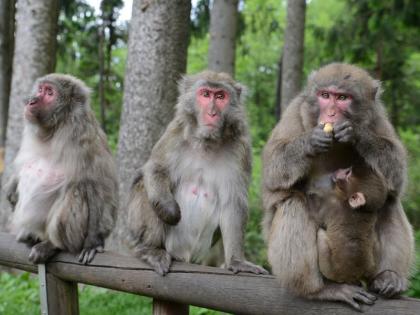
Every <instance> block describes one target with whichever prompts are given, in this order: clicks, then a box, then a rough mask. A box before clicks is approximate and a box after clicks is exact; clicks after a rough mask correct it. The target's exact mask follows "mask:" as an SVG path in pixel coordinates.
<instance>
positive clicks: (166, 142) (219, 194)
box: [127, 71, 267, 276]
mask: <svg viewBox="0 0 420 315" xmlns="http://www.w3.org/2000/svg"><path fill="white" fill-rule="evenodd" d="M244 95H245V93H244V87H243V86H242V85H241V84H240V83H238V82H236V81H234V80H233V79H232V78H231V77H230V76H229V75H228V74H226V73H216V72H212V71H204V72H201V73H198V74H195V75H188V76H184V77H183V78H182V79H181V80H180V82H179V97H178V102H177V104H176V112H175V116H174V118H173V120H172V121H171V122H170V123H169V125H168V126H167V129H166V131H165V132H164V134H163V136H162V137H161V138H160V139H159V141H158V142H157V143H156V144H155V146H154V147H153V149H152V152H151V155H150V157H149V159H148V161H147V162H146V163H145V165H144V166H143V167H142V168H141V170H140V171H139V172H138V174H137V176H136V178H135V180H134V182H133V185H132V188H131V190H130V194H129V198H128V203H127V209H128V222H129V226H128V232H129V233H128V236H127V239H128V244H129V246H130V248H131V250H132V252H133V253H134V255H135V256H136V257H137V258H139V259H140V260H141V261H143V262H146V263H147V264H149V265H150V266H151V267H152V268H153V269H154V270H155V271H156V272H157V273H158V274H160V275H162V276H164V275H166V274H167V273H168V272H169V269H170V265H171V262H172V261H173V260H177V261H184V262H191V263H203V261H204V260H205V256H206V255H208V254H209V250H211V247H212V244H214V241H215V239H216V240H217V237H216V236H217V235H220V236H221V240H222V243H223V248H224V250H223V252H224V261H225V267H226V268H227V269H229V270H231V271H233V272H234V273H238V272H251V273H256V274H266V273H267V271H266V270H265V269H263V268H262V267H260V266H257V265H255V264H253V263H251V262H249V261H247V260H245V257H244V249H243V247H244V230H245V226H246V221H247V212H248V185H249V181H250V175H251V164H252V161H251V159H252V155H251V144H250V136H249V132H248V125H247V122H246V116H245V110H244V105H243V102H244ZM219 232H220V233H219Z"/></svg>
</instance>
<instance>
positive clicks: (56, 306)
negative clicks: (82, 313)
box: [42, 271, 79, 315]
mask: <svg viewBox="0 0 420 315" xmlns="http://www.w3.org/2000/svg"><path fill="white" fill-rule="evenodd" d="M46 291H47V292H46V293H47V296H46V298H47V308H48V311H47V312H46V314H48V315H54V314H60V315H79V296H78V292H77V283H75V282H69V281H65V280H62V279H60V278H58V277H56V276H55V275H52V274H51V273H49V272H48V271H47V276H46ZM42 314H43V313H42Z"/></svg>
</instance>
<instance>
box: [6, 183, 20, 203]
mask: <svg viewBox="0 0 420 315" xmlns="http://www.w3.org/2000/svg"><path fill="white" fill-rule="evenodd" d="M17 186H18V181H17V180H14V179H12V180H11V181H10V182H9V184H8V185H7V188H6V198H7V200H8V201H9V202H10V204H11V205H12V209H13V210H14V209H15V206H16V204H17V202H18V200H19V194H18V192H17Z"/></svg>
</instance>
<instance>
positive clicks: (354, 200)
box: [349, 192, 366, 209]
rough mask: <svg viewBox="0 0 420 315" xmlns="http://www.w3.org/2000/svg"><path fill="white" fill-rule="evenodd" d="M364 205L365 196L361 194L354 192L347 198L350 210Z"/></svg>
mask: <svg viewBox="0 0 420 315" xmlns="http://www.w3.org/2000/svg"><path fill="white" fill-rule="evenodd" d="M365 204H366V198H365V195H364V194H363V193H361V192H356V193H354V194H353V195H351V196H350V198H349V205H350V207H352V209H357V208H360V207H362V206H364V205H365Z"/></svg>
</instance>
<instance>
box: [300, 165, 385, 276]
mask: <svg viewBox="0 0 420 315" xmlns="http://www.w3.org/2000/svg"><path fill="white" fill-rule="evenodd" d="M307 196H308V208H309V211H310V212H309V213H310V215H311V216H313V217H314V219H315V221H316V222H317V224H318V226H319V229H318V232H317V246H318V263H319V269H320V272H321V274H322V275H323V276H324V277H325V278H327V279H329V280H332V281H334V282H339V283H352V284H360V283H361V282H362V281H369V280H371V279H372V278H373V277H374V276H375V275H376V267H377V262H376V261H375V251H376V250H377V247H378V239H377V236H376V233H375V223H376V221H377V219H378V215H379V210H380V209H381V208H382V207H383V205H384V204H385V201H386V181H385V178H383V177H382V176H381V174H379V173H377V172H375V171H373V170H372V169H370V168H369V167H368V166H366V165H355V166H352V167H350V168H347V169H339V170H337V171H335V172H333V173H332V174H326V175H324V176H321V177H320V178H317V179H315V180H314V181H312V182H310V183H309V187H308V189H307Z"/></svg>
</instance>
